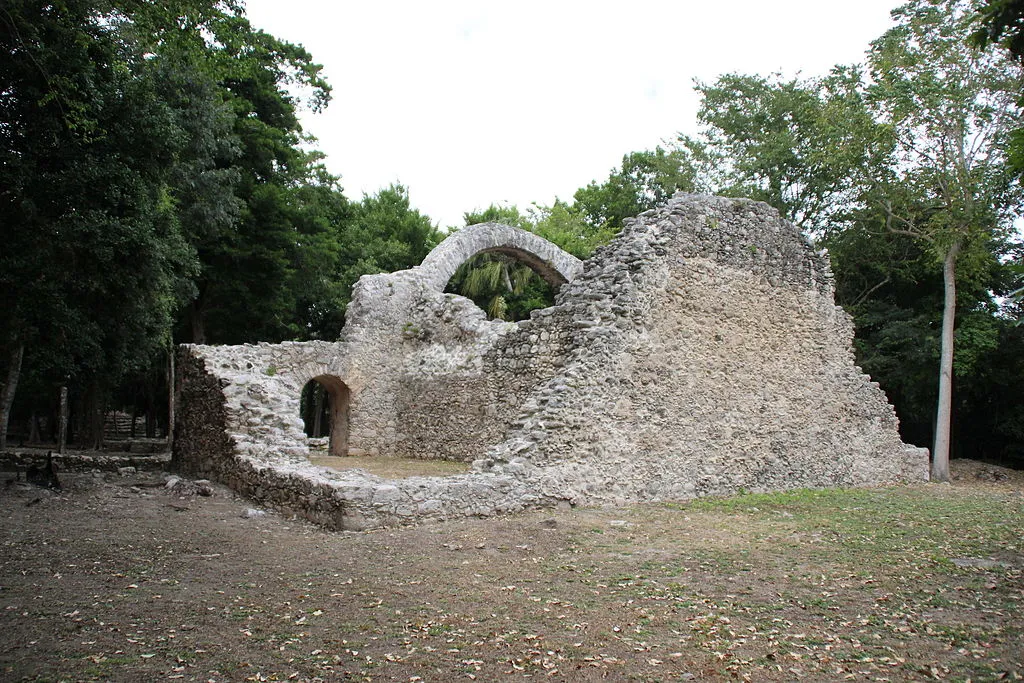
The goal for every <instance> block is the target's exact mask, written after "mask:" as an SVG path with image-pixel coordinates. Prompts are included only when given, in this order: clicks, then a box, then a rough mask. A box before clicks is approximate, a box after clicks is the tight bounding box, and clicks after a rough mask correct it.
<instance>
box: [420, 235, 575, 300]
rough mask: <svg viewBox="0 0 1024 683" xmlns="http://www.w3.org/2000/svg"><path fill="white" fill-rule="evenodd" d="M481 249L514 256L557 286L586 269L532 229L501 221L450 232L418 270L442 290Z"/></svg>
mask: <svg viewBox="0 0 1024 683" xmlns="http://www.w3.org/2000/svg"><path fill="white" fill-rule="evenodd" d="M480 253H498V254H506V255H508V256H512V257H513V258H515V259H517V260H519V261H522V262H523V263H525V264H526V265H528V266H529V267H530V268H532V269H533V270H534V271H535V272H536V273H537V274H538V275H540V276H541V277H542V278H544V280H545V281H546V282H547V283H548V284H550V285H551V286H552V287H553V288H554V289H556V290H557V289H558V288H559V287H561V286H562V285H563V284H565V283H566V282H569V281H571V280H572V279H573V278H575V277H576V275H577V274H579V272H580V271H581V270H582V269H583V262H582V261H580V260H579V259H578V258H576V257H575V256H573V255H572V254H570V253H569V252H567V251H564V250H562V249H561V248H559V247H558V246H557V245H555V244H553V243H551V242H548V241H547V240H546V239H544V238H543V237H539V236H537V235H534V234H533V233H532V232H527V231H526V230H521V229H519V228H514V227H512V226H510V225H503V224H501V223H480V224H477V225H471V226H469V227H466V228H463V229H462V230H458V231H457V232H455V233H453V234H451V235H449V236H448V237H447V238H446V239H445V240H444V241H443V242H441V244H439V245H437V246H436V247H435V248H434V250H433V251H431V252H430V253H429V254H427V257H426V258H425V259H423V263H421V264H420V265H419V266H418V267H417V270H419V271H420V273H421V274H422V275H423V276H424V278H425V281H426V284H428V285H429V286H430V287H432V288H433V289H435V290H436V291H443V290H444V288H445V286H446V285H447V284H448V281H449V280H450V279H451V277H452V275H454V274H455V271H456V270H458V268H459V266H461V265H462V264H463V263H465V262H466V261H468V260H469V259H470V258H472V257H473V256H476V255H477V254H480Z"/></svg>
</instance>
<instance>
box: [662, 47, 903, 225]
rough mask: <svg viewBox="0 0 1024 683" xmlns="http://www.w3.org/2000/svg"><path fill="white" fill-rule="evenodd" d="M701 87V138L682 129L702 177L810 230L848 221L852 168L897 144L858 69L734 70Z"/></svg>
mask: <svg viewBox="0 0 1024 683" xmlns="http://www.w3.org/2000/svg"><path fill="white" fill-rule="evenodd" d="M696 90H697V91H698V92H699V93H700V94H701V105H700V109H699V111H698V114H697V116H698V120H699V121H700V122H701V123H702V125H703V129H702V132H701V136H700V137H699V138H691V137H687V136H681V137H680V138H679V145H680V148H681V149H683V150H685V151H686V152H687V153H688V154H689V156H690V157H691V159H692V160H693V162H692V163H694V164H695V166H696V168H697V169H699V180H698V183H699V184H702V185H705V186H711V187H714V188H715V191H716V192H717V193H719V194H723V195H725V196H732V197H749V198H752V199H758V200H761V201H764V202H767V203H769V204H771V205H772V206H774V207H776V208H777V209H778V210H779V212H780V213H782V215H783V216H785V217H786V218H787V219H788V220H789V221H791V222H793V223H794V224H796V225H797V226H799V227H801V228H803V229H805V230H808V231H811V232H815V231H821V230H825V229H829V228H831V227H833V226H835V225H836V224H837V223H840V224H841V223H845V222H846V221H848V220H849V212H850V210H851V208H852V207H855V206H856V205H857V200H858V194H859V191H860V188H859V186H858V185H857V184H856V183H851V182H850V178H849V170H850V169H851V168H856V167H865V166H869V165H871V164H872V161H873V159H874V158H878V157H879V156H884V154H885V153H886V152H887V151H888V149H889V148H890V146H891V144H890V143H889V141H888V140H886V139H885V136H884V131H883V130H881V126H880V125H879V124H878V123H877V122H876V121H874V119H873V118H872V116H871V113H870V112H869V111H868V109H867V107H866V103H865V96H864V92H863V87H862V79H861V73H860V71H859V70H858V69H856V68H848V67H837V68H836V69H834V70H833V71H832V73H830V74H829V75H828V76H827V77H825V78H814V79H806V80H801V79H796V78H794V79H785V78H783V77H782V76H780V75H773V76H771V77H768V78H764V77H761V76H748V75H740V74H728V75H725V76H722V77H720V78H719V79H718V80H716V81H715V82H714V83H713V84H706V83H699V84H698V85H697V87H696Z"/></svg>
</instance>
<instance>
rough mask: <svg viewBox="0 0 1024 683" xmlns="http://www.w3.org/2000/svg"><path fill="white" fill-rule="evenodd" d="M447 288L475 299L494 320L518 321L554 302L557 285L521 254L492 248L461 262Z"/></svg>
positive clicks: (448, 290)
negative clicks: (550, 281) (548, 280)
mask: <svg viewBox="0 0 1024 683" xmlns="http://www.w3.org/2000/svg"><path fill="white" fill-rule="evenodd" d="M444 291H446V292H450V293H454V294H461V295H462V296H464V297H466V298H468V299H471V300H472V301H473V302H474V303H475V304H476V305H477V306H479V307H480V308H481V309H483V311H484V313H486V314H487V317H488V318H490V319H492V320H495V319H500V320H512V321H515V320H525V319H526V318H528V317H530V311H532V310H534V309H537V308H547V307H548V306H551V305H553V304H554V302H555V291H556V288H555V287H554V286H552V285H551V283H549V282H547V281H546V280H545V279H544V278H542V277H541V276H540V275H539V274H538V273H537V272H536V270H535V267H534V265H533V264H531V263H530V262H528V261H526V260H524V259H522V258H521V255H520V254H518V253H512V252H493V251H490V252H481V253H479V254H477V255H475V256H472V257H470V258H469V259H468V260H467V261H466V262H465V263H463V264H462V265H461V266H459V268H458V270H456V271H455V274H454V275H452V277H451V279H450V280H449V281H448V285H447V286H446V287H445V290H444Z"/></svg>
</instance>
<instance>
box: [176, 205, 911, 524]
mask: <svg viewBox="0 0 1024 683" xmlns="http://www.w3.org/2000/svg"><path fill="white" fill-rule="evenodd" d="M524 235H526V236H525V237H524ZM537 240H539V238H537V237H536V236H533V235H529V234H528V233H523V232H522V231H517V230H515V229H513V228H508V227H505V226H495V225H488V226H474V227H473V228H467V229H466V230H464V231H460V233H458V234H457V235H456V236H455V237H454V238H449V240H447V241H446V242H445V243H442V245H441V246H440V247H438V249H437V250H435V252H434V253H432V254H431V256H430V257H428V259H427V260H425V261H424V264H423V265H422V266H420V267H417V268H414V269H411V270H408V271H401V272H398V273H392V274H385V275H373V276H364V277H363V278H362V279H361V280H360V281H359V283H358V284H357V286H356V288H355V291H354V295H353V301H352V304H351V306H350V308H349V311H348V320H347V324H346V327H345V330H344V332H343V336H342V339H341V341H340V342H338V343H326V342H311V343H306V344H296V343H292V344H280V345H267V344H261V345H257V346H244V347H189V348H188V349H187V350H186V356H187V358H185V359H184V362H183V363H182V364H181V367H182V368H183V375H182V381H183V383H184V384H186V385H188V384H192V385H193V386H192V388H191V389H187V390H183V392H182V396H183V402H184V403H187V402H189V401H193V400H194V401H196V402H197V403H198V404H199V405H202V406H207V405H210V406H216V405H218V404H220V405H221V406H222V408H223V410H221V411H220V412H218V410H219V409H218V410H214V409H212V408H206V407H202V408H197V409H189V408H184V407H182V408H179V414H180V415H181V416H182V418H181V420H180V424H179V430H178V433H179V434H181V435H182V438H183V441H181V444H182V445H181V452H180V454H178V453H177V452H176V459H177V460H178V461H179V462H181V463H182V467H183V468H185V469H189V470H190V471H195V472H197V473H201V474H203V475H204V476H209V477H211V478H217V479H220V480H221V481H225V482H227V483H228V484H230V485H232V486H233V487H235V488H236V490H239V491H242V492H244V493H246V494H247V495H251V496H253V497H254V498H255V499H256V500H258V501H265V502H266V503H267V504H270V505H275V506H277V507H280V508H282V509H287V510H292V511H294V512H296V513H297V514H301V515H304V516H306V517H309V518H310V519H314V520H315V521H318V522H319V523H322V524H325V525H327V526H331V527H333V528H365V527H368V526H377V525H381V524H390V523H400V522H405V521H410V520H412V519H416V518H423V517H428V518H429V517H435V518H444V517H451V516H457V515H466V514H475V515H479V514H493V513H496V512H503V511H512V510H517V509H523V508H525V507H533V506H538V505H552V504H555V503H556V502H558V501H571V502H573V503H623V502H628V501H642V500H667V499H681V498H690V497H694V496H700V495H715V494H725V493H729V492H734V491H737V490H741V489H745V490H754V491H762V490H778V489H786V488H795V487H804V486H811V487H821V486H836V485H843V486H862V485H875V484H881V483H885V482H896V481H922V480H925V479H926V478H927V472H928V458H927V452H926V451H924V450H923V449H917V448H913V447H908V446H906V445H904V444H903V443H902V442H901V441H900V439H899V436H898V433H897V423H896V417H895V414H894V413H893V410H892V408H891V406H890V405H889V404H888V402H887V401H886V398H885V396H884V394H883V393H882V392H881V390H880V389H879V388H878V386H877V385H876V384H874V383H873V382H871V381H870V379H869V378H868V377H867V376H866V375H864V374H863V373H862V372H861V371H860V369H859V368H857V367H856V365H855V362H854V358H853V353H852V334H853V330H852V326H851V322H850V319H849V317H848V316H847V315H846V314H845V313H844V312H843V311H842V310H841V309H839V308H838V307H837V306H835V304H834V300H833V285H832V276H831V272H830V269H829V265H828V260H827V257H825V256H824V255H822V254H818V253H816V252H815V251H814V250H813V248H812V247H811V246H810V245H809V244H808V243H807V242H806V241H805V240H804V239H803V238H802V236H801V235H800V234H799V232H798V231H797V230H796V228H794V227H793V226H792V225H790V224H789V223H787V222H786V221H784V220H782V219H780V218H779V216H778V214H777V213H776V212H775V211H774V210H772V209H771V208H769V207H768V206H767V205H765V204H762V203H758V202H751V201H746V200H733V199H722V198H715V197H704V196H692V195H680V196H677V197H675V198H673V199H672V200H671V201H670V202H669V203H668V204H667V205H666V206H663V207H660V208H658V209H656V210H652V211H649V212H646V213H645V214H643V215H641V216H639V217H638V218H637V219H635V220H633V221H632V222H629V223H628V225H627V227H626V228H625V229H624V230H623V232H622V233H621V234H620V235H619V236H618V237H617V238H616V239H615V240H613V241H612V242H611V243H610V244H609V245H607V246H605V247H602V248H601V249H599V250H598V251H597V253H595V255H594V256H593V257H592V258H591V259H589V260H588V261H587V262H585V263H583V264H581V263H579V262H578V261H575V260H574V259H572V257H571V256H569V255H568V254H564V252H559V251H558V250H557V248H556V247H554V246H553V245H549V244H547V243H544V244H538V242H537ZM541 242H543V240H541ZM545 245H547V246H545ZM480 251H497V252H500V253H511V254H519V255H522V254H524V253H526V254H532V256H530V257H529V258H526V260H527V261H529V262H531V264H532V265H533V266H534V267H537V268H540V269H541V270H542V272H544V273H545V274H546V276H547V277H548V278H549V280H551V281H554V282H556V283H557V282H560V281H564V282H566V284H564V285H563V286H562V287H561V289H560V291H559V292H558V294H557V296H556V302H555V305H554V306H553V307H552V308H548V309H543V310H540V311H534V312H533V314H532V315H531V318H530V320H527V321H523V322H521V323H518V324H515V323H505V322H500V321H489V320H486V317H485V316H484V314H483V312H482V311H480V310H479V309H478V308H476V306H475V305H474V304H473V303H472V302H471V301H469V300H468V299H464V298H462V297H459V296H455V295H452V294H444V293H443V287H444V285H445V283H446V282H447V278H448V277H450V274H451V273H452V272H454V269H455V268H457V267H458V265H459V264H460V263H461V262H462V261H463V260H465V259H467V258H469V257H470V256H472V255H473V254H475V253H479V252H480ZM539 254H543V255H546V256H544V257H542V256H541V255H539ZM318 376H329V377H331V378H333V379H334V380H337V381H338V382H342V383H344V385H345V386H347V388H348V389H349V391H350V395H351V401H350V411H349V439H348V442H349V452H350V453H351V454H374V455H383V456H404V457H432V458H448V459H459V460H469V459H475V464H474V472H473V473H471V474H468V475H463V476H461V477H447V478H414V479H409V480H399V481H392V482H386V481H383V480H381V479H379V478H376V477H373V476H371V475H369V474H367V473H365V472H361V471H358V470H356V471H346V472H341V473H339V472H332V471H328V470H323V469H322V468H315V467H313V466H312V465H310V464H309V461H308V458H307V456H308V446H307V443H306V440H305V436H304V434H303V433H302V425H301V421H300V420H299V417H298V412H299V395H300V392H301V389H302V386H303V385H304V384H305V382H307V381H309V380H310V379H313V378H316V377H318ZM186 397H187V398H186ZM206 413H209V414H210V415H212V416H213V419H212V423H211V424H212V426H211V425H207V426H205V427H204V426H203V425H202V424H201V422H202V419H203V418H202V416H203V415H204V414H206ZM195 430H198V431H196V434H195V435H192V434H191V433H192V432H193V431H195ZM204 430H205V431H204ZM217 433H220V434H223V435H225V437H226V440H224V439H220V440H218V439H219V437H217V436H216V434H217ZM205 443H209V444H211V445H210V447H209V448H210V449H211V451H212V453H213V454H214V455H209V454H208V453H207V452H206V447H205V446H203V445H201V444H205Z"/></svg>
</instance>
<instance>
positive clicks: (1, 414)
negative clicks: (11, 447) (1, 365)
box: [0, 344, 25, 451]
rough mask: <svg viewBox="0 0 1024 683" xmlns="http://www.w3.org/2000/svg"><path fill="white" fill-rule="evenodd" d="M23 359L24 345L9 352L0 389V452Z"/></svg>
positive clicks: (19, 345) (5, 441)
mask: <svg viewBox="0 0 1024 683" xmlns="http://www.w3.org/2000/svg"><path fill="white" fill-rule="evenodd" d="M24 357H25V345H24V344H18V345H17V346H15V347H14V348H13V349H12V350H11V357H10V359H9V360H10V365H9V366H8V367H7V381H6V382H4V385H3V388H0V451H2V450H4V449H5V448H7V424H8V422H9V421H10V419H11V406H12V405H13V404H14V392H15V391H16V390H17V388H18V378H19V377H21V360H22V359H23V358H24Z"/></svg>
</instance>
